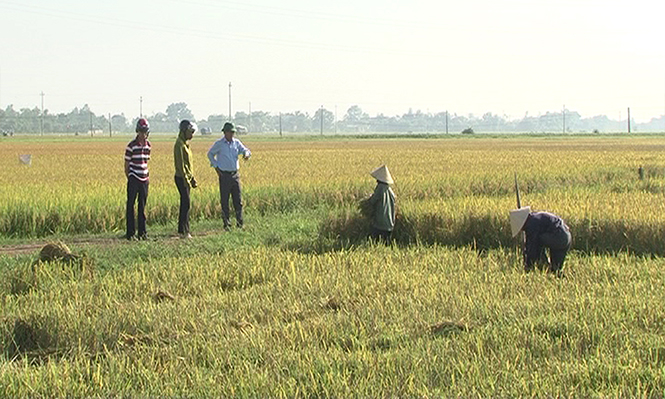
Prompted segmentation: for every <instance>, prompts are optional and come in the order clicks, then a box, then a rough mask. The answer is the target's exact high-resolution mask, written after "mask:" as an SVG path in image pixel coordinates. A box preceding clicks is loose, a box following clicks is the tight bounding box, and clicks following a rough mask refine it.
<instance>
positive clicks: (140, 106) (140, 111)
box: [139, 96, 143, 118]
mask: <svg viewBox="0 0 665 399" xmlns="http://www.w3.org/2000/svg"><path fill="white" fill-rule="evenodd" d="M139 118H143V96H141V97H139Z"/></svg>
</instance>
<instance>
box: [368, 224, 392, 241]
mask: <svg viewBox="0 0 665 399" xmlns="http://www.w3.org/2000/svg"><path fill="white" fill-rule="evenodd" d="M371 236H372V239H373V240H375V241H376V242H382V243H384V244H390V243H391V242H392V236H393V232H392V231H388V230H380V229H377V228H376V227H373V226H372V233H371Z"/></svg>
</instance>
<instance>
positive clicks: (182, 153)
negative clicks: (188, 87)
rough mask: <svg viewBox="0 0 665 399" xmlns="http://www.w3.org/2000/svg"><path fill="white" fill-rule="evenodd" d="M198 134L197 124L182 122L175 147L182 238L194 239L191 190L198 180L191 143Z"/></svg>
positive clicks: (179, 228) (176, 181) (174, 157)
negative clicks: (191, 225)
mask: <svg viewBox="0 0 665 399" xmlns="http://www.w3.org/2000/svg"><path fill="white" fill-rule="evenodd" d="M194 132H196V124H195V123H194V122H190V121H188V120H187V119H183V120H182V121H181V122H180V134H178V139H177V140H176V141H175V145H174V146H173V160H174V161H175V185H176V187H177V188H178V192H179V193H180V212H179V213H178V234H179V235H180V238H192V235H191V234H190V233H189V208H190V206H191V201H190V196H189V192H190V188H196V187H197V184H196V179H194V175H193V171H192V150H191V148H190V147H189V142H190V141H191V140H192V137H194Z"/></svg>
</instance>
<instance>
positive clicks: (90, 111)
mask: <svg viewBox="0 0 665 399" xmlns="http://www.w3.org/2000/svg"><path fill="white" fill-rule="evenodd" d="M88 115H90V137H92V136H94V135H95V133H94V132H93V131H92V110H90V109H88Z"/></svg>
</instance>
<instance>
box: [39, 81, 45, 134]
mask: <svg viewBox="0 0 665 399" xmlns="http://www.w3.org/2000/svg"><path fill="white" fill-rule="evenodd" d="M39 95H40V96H42V113H41V115H40V118H39V135H40V136H43V135H44V92H43V91H42V92H41V93H39Z"/></svg>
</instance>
